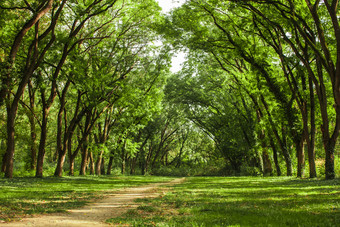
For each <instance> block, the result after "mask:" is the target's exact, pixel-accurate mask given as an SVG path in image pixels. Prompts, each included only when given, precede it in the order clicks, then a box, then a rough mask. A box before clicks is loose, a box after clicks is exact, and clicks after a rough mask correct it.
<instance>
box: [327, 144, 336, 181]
mask: <svg viewBox="0 0 340 227" xmlns="http://www.w3.org/2000/svg"><path fill="white" fill-rule="evenodd" d="M325 150H326V160H325V161H326V162H325V174H326V179H328V180H329V179H334V178H335V172H334V151H335V142H334V141H329V142H328V143H327V144H326V147H325Z"/></svg>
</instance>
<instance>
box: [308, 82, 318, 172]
mask: <svg viewBox="0 0 340 227" xmlns="http://www.w3.org/2000/svg"><path fill="white" fill-rule="evenodd" d="M309 96H310V106H311V107H310V125H311V126H310V137H309V135H308V134H307V137H308V139H307V146H308V164H309V177H310V178H314V177H317V175H316V167H315V100H314V89H313V81H312V79H311V78H310V77H309Z"/></svg>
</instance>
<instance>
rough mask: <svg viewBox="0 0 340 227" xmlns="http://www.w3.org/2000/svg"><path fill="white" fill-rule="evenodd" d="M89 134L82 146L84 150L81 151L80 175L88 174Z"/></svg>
mask: <svg viewBox="0 0 340 227" xmlns="http://www.w3.org/2000/svg"><path fill="white" fill-rule="evenodd" d="M88 141H89V139H88V136H87V138H86V139H85V144H84V145H83V146H82V151H81V165H80V171H79V175H82V176H85V175H86V162H87V159H88V150H89V149H88V145H87V144H88Z"/></svg>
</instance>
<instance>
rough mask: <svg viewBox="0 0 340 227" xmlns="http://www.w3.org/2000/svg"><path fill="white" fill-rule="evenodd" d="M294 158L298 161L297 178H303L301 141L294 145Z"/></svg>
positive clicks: (303, 155) (303, 166)
mask: <svg viewBox="0 0 340 227" xmlns="http://www.w3.org/2000/svg"><path fill="white" fill-rule="evenodd" d="M296 156H297V160H298V166H297V177H303V176H304V168H305V154H304V149H303V141H302V140H301V142H300V143H299V144H296Z"/></svg>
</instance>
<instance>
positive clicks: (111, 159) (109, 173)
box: [106, 156, 113, 175]
mask: <svg viewBox="0 0 340 227" xmlns="http://www.w3.org/2000/svg"><path fill="white" fill-rule="evenodd" d="M112 165H113V157H112V156H111V157H110V160H109V164H108V165H107V172H106V175H111V170H112Z"/></svg>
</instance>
